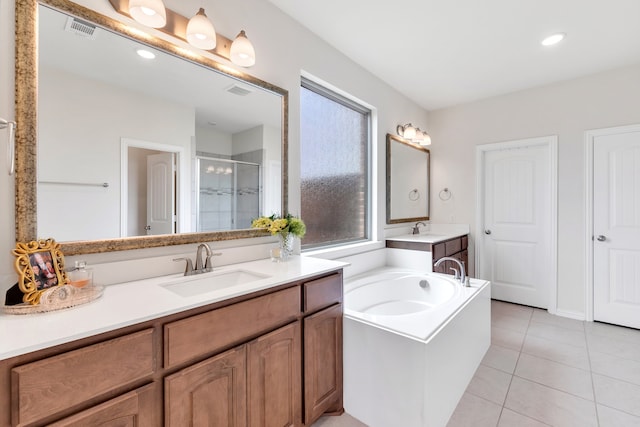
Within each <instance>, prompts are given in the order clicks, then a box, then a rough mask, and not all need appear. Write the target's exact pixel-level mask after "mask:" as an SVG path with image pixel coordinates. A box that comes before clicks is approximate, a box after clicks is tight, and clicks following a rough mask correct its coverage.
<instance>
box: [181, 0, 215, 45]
mask: <svg viewBox="0 0 640 427" xmlns="http://www.w3.org/2000/svg"><path fill="white" fill-rule="evenodd" d="M187 41H188V42H189V44H190V45H192V46H195V47H197V48H198V49H203V50H210V49H213V48H215V47H216V30H215V28H213V23H212V22H211V21H210V20H209V18H207V15H205V13H204V9H203V8H200V10H198V13H196V14H195V15H193V18H191V19H190V20H189V23H188V24H187Z"/></svg>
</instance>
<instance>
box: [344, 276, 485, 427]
mask: <svg viewBox="0 0 640 427" xmlns="http://www.w3.org/2000/svg"><path fill="white" fill-rule="evenodd" d="M344 301H345V319H344V392H345V394H344V406H345V409H346V411H347V412H349V413H350V414H351V415H353V416H355V417H356V418H358V419H360V420H361V421H363V422H364V423H366V424H367V425H368V426H371V427H397V426H408V427H421V426H430V427H431V426H435V427H440V426H445V425H446V424H447V421H448V420H449V417H450V416H451V414H452V412H453V410H454V409H455V407H456V405H457V403H458V400H459V399H460V397H461V396H462V394H463V393H464V390H465V389H466V387H467V385H468V383H469V381H470V380H471V377H472V376H473V374H474V372H475V370H476V369H477V367H478V365H479V364H480V361H481V360H482V358H483V356H484V354H485V353H486V351H487V349H488V348H489V345H490V340H491V319H490V318H491V304H490V287H489V282H486V281H482V280H476V279H472V280H471V287H468V288H467V287H463V286H462V285H461V284H460V283H459V282H457V281H454V280H453V279H452V278H451V276H446V275H442V274H436V273H423V272H420V271H415V270H408V269H403V268H391V267H385V268H381V269H376V270H373V271H371V272H369V273H366V274H364V275H360V276H356V277H353V278H351V279H349V280H347V281H346V282H345V297H344Z"/></svg>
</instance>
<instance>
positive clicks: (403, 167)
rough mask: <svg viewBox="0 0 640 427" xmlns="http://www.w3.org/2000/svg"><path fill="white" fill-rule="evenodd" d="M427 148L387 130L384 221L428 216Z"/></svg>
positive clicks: (415, 219) (421, 218) (428, 165)
mask: <svg viewBox="0 0 640 427" xmlns="http://www.w3.org/2000/svg"><path fill="white" fill-rule="evenodd" d="M429 162H430V152H429V150H428V149H426V148H424V147H422V146H420V145H418V144H414V143H412V142H409V141H407V140H405V139H403V138H400V137H399V136H395V135H391V134H387V224H394V223H400V222H410V221H424V220H428V219H429V173H430V163H429Z"/></svg>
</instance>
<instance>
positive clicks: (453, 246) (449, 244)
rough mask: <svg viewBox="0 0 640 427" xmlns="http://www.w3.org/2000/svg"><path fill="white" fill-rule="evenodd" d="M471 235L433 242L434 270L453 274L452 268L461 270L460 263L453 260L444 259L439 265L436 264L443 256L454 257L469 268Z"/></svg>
mask: <svg viewBox="0 0 640 427" xmlns="http://www.w3.org/2000/svg"><path fill="white" fill-rule="evenodd" d="M468 246H469V237H468V236H467V235H465V236H460V237H456V238H453V239H449V240H445V241H443V242H438V243H435V244H433V247H432V254H433V264H434V266H433V271H435V272H436V273H444V274H453V271H452V270H451V268H455V269H456V270H459V268H458V265H457V264H456V263H455V262H453V261H444V262H443V263H442V264H440V265H439V266H437V267H436V266H435V263H436V261H438V260H439V259H440V258H443V257H452V258H455V259H457V260H459V261H461V262H463V263H464V266H465V269H467V271H468V269H469V252H468Z"/></svg>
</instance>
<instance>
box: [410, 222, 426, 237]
mask: <svg viewBox="0 0 640 427" xmlns="http://www.w3.org/2000/svg"><path fill="white" fill-rule="evenodd" d="M420 224H422V225H423V226H424V227H426V226H427V224H425V223H424V222H422V221H419V222H416V225H414V226H413V231H412V234H420V227H419V225H420Z"/></svg>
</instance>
